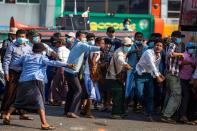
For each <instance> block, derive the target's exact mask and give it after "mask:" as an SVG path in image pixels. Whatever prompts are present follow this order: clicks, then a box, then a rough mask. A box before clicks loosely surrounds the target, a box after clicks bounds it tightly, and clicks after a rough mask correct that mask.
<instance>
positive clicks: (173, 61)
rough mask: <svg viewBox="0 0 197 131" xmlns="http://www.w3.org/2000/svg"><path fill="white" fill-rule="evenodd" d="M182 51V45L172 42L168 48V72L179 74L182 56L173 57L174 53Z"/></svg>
mask: <svg viewBox="0 0 197 131" xmlns="http://www.w3.org/2000/svg"><path fill="white" fill-rule="evenodd" d="M174 52H176V53H181V52H182V50H181V45H180V46H177V45H176V44H175V43H170V44H169V46H168V48H167V54H166V62H167V63H166V65H167V73H170V74H172V75H174V76H179V66H180V65H179V60H180V57H178V56H177V57H172V54H173V53H174Z"/></svg>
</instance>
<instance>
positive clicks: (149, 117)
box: [147, 115, 155, 122]
mask: <svg viewBox="0 0 197 131" xmlns="http://www.w3.org/2000/svg"><path fill="white" fill-rule="evenodd" d="M147 120H148V122H155V120H154V119H153V117H152V116H151V115H150V116H147Z"/></svg>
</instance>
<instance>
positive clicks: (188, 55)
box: [179, 42, 196, 123]
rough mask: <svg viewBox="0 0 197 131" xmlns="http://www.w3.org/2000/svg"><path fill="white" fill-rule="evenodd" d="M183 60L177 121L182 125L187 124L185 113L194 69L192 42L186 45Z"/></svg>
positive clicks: (181, 63)
mask: <svg viewBox="0 0 197 131" xmlns="http://www.w3.org/2000/svg"><path fill="white" fill-rule="evenodd" d="M183 54H184V58H183V59H182V60H181V61H180V79H181V88H182V99H181V105H180V108H179V120H180V121H181V122H183V123H186V122H188V118H187V111H188V104H189V99H190V94H191V93H190V92H192V91H191V89H192V88H191V87H192V85H191V84H190V81H191V80H192V74H193V72H194V70H195V68H196V63H195V57H194V54H195V44H194V43H193V42H188V43H187V44H186V51H185V52H184V53H183Z"/></svg>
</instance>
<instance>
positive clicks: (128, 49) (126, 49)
mask: <svg viewBox="0 0 197 131" xmlns="http://www.w3.org/2000/svg"><path fill="white" fill-rule="evenodd" d="M123 50H124V52H125V53H128V52H129V51H130V50H131V46H129V47H127V46H124V47H123Z"/></svg>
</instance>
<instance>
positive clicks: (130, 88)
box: [125, 32, 148, 98]
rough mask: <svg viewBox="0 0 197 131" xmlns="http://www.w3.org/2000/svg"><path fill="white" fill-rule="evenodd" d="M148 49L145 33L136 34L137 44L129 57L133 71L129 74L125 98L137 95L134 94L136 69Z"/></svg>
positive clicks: (132, 48) (135, 43)
mask: <svg viewBox="0 0 197 131" xmlns="http://www.w3.org/2000/svg"><path fill="white" fill-rule="evenodd" d="M147 49H148V47H147V46H145V45H144V44H143V33H141V32H136V34H135V42H134V44H133V45H132V46H131V50H130V51H129V53H128V55H127V57H128V63H129V65H130V66H132V67H133V70H131V71H128V72H127V81H126V93H125V97H126V98H128V97H129V96H131V95H135V94H134V93H133V92H135V91H134V90H135V87H134V85H135V84H134V79H135V75H134V74H135V72H136V70H135V67H136V64H137V62H138V61H139V60H140V58H141V56H142V54H143V53H144V52H145V51H146V50H147Z"/></svg>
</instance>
